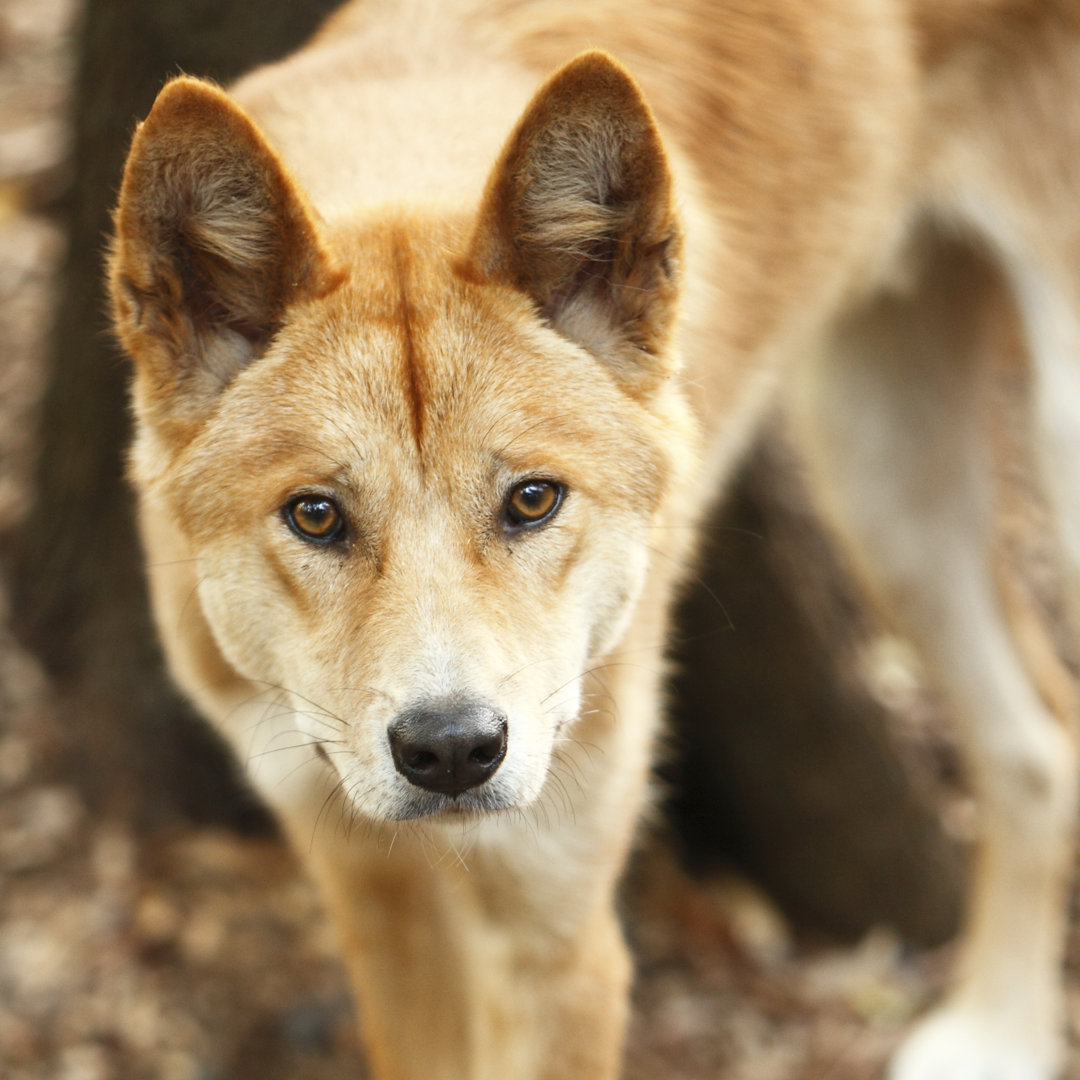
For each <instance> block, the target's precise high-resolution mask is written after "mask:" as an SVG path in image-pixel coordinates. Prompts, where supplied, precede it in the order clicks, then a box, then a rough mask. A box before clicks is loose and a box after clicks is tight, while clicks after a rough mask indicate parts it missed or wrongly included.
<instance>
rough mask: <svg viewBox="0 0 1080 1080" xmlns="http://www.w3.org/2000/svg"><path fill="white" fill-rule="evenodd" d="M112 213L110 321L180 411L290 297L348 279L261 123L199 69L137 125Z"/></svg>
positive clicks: (262, 337)
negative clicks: (200, 76) (201, 75)
mask: <svg viewBox="0 0 1080 1080" xmlns="http://www.w3.org/2000/svg"><path fill="white" fill-rule="evenodd" d="M114 223H115V235H114V239H113V244H112V249H111V252H110V259H109V283H110V289H111V294H112V302H113V316H114V322H115V325H116V328H117V331H118V333H119V335H120V338H121V341H122V343H123V344H124V346H125V348H126V349H127V350H128V352H129V353H130V354H131V355H132V357H133V358H134V360H135V361H136V364H137V366H139V367H140V368H148V369H149V370H150V371H151V373H152V375H153V376H154V378H153V383H154V385H155V386H157V387H158V388H160V389H161V390H162V391H163V392H164V394H165V395H166V396H167V397H168V405H169V407H170V409H172V410H173V411H177V410H179V411H182V412H183V411H186V412H189V413H190V412H195V413H197V412H199V411H201V409H202V408H203V407H204V406H205V404H206V403H207V399H209V398H212V397H213V396H215V395H216V393H217V392H218V391H220V389H221V387H222V386H224V385H225V383H227V382H228V381H229V379H231V378H232V376H233V375H234V374H235V373H236V371H237V370H238V369H239V368H240V367H241V366H243V365H244V364H245V363H247V362H248V361H249V360H250V359H251V358H252V357H253V356H255V355H257V354H258V353H259V352H260V351H261V350H262V349H263V348H264V347H265V345H266V344H267V342H268V341H269V340H270V338H271V337H272V336H273V335H274V333H275V332H276V331H277V330H278V328H279V327H280V325H281V322H282V318H283V316H284V313H285V311H286V309H287V308H288V307H289V306H290V305H292V304H294V303H296V302H298V301H302V300H305V299H311V298H315V297H317V296H320V295H323V294H325V293H326V292H328V291H330V290H331V289H332V288H333V287H334V286H335V285H336V284H337V282H338V281H339V279H340V274H339V272H338V271H337V270H336V268H335V266H334V263H333V260H332V259H331V257H330V255H329V253H328V252H327V251H326V249H325V247H324V246H323V243H322V241H321V239H320V237H319V235H318V229H317V226H316V224H315V216H314V213H313V211H312V210H311V209H310V207H309V206H308V203H307V200H306V198H305V196H304V195H303V193H302V191H301V190H300V189H299V187H298V186H297V184H296V183H295V182H294V181H293V180H292V179H291V177H290V176H289V175H288V172H287V171H286V169H285V167H284V165H283V164H282V162H281V161H280V159H279V158H278V157H277V155H276V154H275V153H274V151H273V150H272V149H271V148H270V146H269V144H268V143H267V142H266V140H265V138H264V137H263V135H262V133H261V132H260V131H259V130H258V128H257V127H256V126H255V124H254V123H253V122H252V120H251V119H250V118H249V117H248V116H247V114H246V113H245V112H244V111H243V110H242V109H241V108H240V107H239V106H238V105H237V104H236V103H235V102H233V101H232V100H231V99H230V98H229V97H228V96H227V95H226V94H225V93H224V92H223V91H222V90H220V89H218V88H217V87H216V86H214V85H212V84H211V83H208V82H204V81H202V80H200V79H193V78H189V77H186V76H181V77H179V78H176V79H174V80H173V81H171V82H170V83H168V84H167V85H166V86H165V88H164V89H163V90H162V91H161V93H160V94H159V95H158V98H157V101H156V102H155V103H154V107H153V109H152V110H151V112H150V115H149V116H148V117H147V119H146V120H145V121H144V122H143V123H142V124H140V125H139V127H138V129H137V131H136V133H135V136H134V139H133V140H132V145H131V150H130V153H129V156H128V160H127V165H126V167H125V170H124V179H123V184H122V186H121V190H120V200H119V204H118V206H117V210H116V213H115V216H114Z"/></svg>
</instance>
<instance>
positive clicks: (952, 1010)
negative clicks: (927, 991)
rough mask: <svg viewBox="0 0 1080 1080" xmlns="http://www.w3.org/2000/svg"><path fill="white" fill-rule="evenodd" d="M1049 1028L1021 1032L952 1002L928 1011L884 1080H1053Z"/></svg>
mask: <svg viewBox="0 0 1080 1080" xmlns="http://www.w3.org/2000/svg"><path fill="white" fill-rule="evenodd" d="M1060 1059H1061V1051H1060V1045H1059V1041H1058V1039H1057V1038H1056V1037H1055V1036H1054V1034H1053V1032H1052V1031H1046V1032H1044V1033H1043V1034H1039V1033H1038V1032H1035V1031H1032V1030H1026V1031H1021V1030H1019V1029H1018V1028H1016V1027H1013V1026H1011V1025H1002V1024H1000V1023H996V1022H995V1020H994V1018H992V1017H988V1016H985V1015H982V1014H979V1013H976V1012H975V1011H974V1010H968V1009H962V1008H958V1007H956V1006H953V1007H945V1008H943V1009H940V1010H939V1011H938V1012H934V1013H931V1014H930V1016H928V1017H927V1018H926V1019H925V1020H924V1021H923V1022H922V1023H921V1024H919V1026H918V1027H917V1028H916V1029H915V1030H914V1031H913V1032H912V1034H911V1035H910V1036H908V1038H907V1040H906V1041H905V1042H904V1044H903V1045H902V1046H901V1047H900V1049H899V1051H898V1052H897V1054H896V1056H895V1057H894V1058H893V1061H892V1065H891V1067H890V1068H889V1080H1054V1078H1055V1077H1056V1076H1057V1075H1058V1068H1059V1063H1060Z"/></svg>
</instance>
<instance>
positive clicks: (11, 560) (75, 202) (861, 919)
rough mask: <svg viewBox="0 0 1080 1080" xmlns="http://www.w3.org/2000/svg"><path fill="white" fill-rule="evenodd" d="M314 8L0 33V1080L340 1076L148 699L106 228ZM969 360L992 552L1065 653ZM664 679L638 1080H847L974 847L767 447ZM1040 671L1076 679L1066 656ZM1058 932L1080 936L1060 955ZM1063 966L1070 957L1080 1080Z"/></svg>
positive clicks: (329, 991)
mask: <svg viewBox="0 0 1080 1080" xmlns="http://www.w3.org/2000/svg"><path fill="white" fill-rule="evenodd" d="M335 6H336V3H335V2H334V0H302V2H300V0H262V2H261V3H259V4H251V3H245V2H243V0H151V2H147V0H85V2H83V3H80V2H78V0H3V6H2V7H0V343H2V349H3V351H2V352H0V574H2V577H0V1075H2V1076H4V1077H10V1078H11V1080H46V1078H48V1080H54V1078H55V1080H136V1078H139V1080H142V1078H147V1080H149V1078H161V1080H255V1078H259V1080H277V1078H282V1080H284V1078H286V1077H303V1078H305V1080H322V1078H327V1080H330V1078H335V1080H338V1078H340V1080H345V1078H346V1077H348V1078H356V1077H360V1076H363V1075H364V1073H363V1064H362V1059H361V1055H360V1052H359V1050H358V1048H357V1042H356V1037H355V1032H354V1030H353V1021H352V1016H351V1011H350V1009H351V1007H350V1004H349V1002H348V997H347V992H346V989H345V983H344V978H343V975H342V972H341V970H340V968H339V966H338V965H337V963H336V960H335V943H334V939H333V933H332V931H331V929H330V928H329V927H328V926H327V924H326V921H325V918H324V916H323V913H322V910H321V908H320V906H319V901H318V898H317V897H316V896H315V895H314V893H313V892H312V890H311V889H310V887H309V886H308V884H307V882H306V881H305V879H304V878H303V875H302V873H301V872H300V870H299V868H298V866H297V865H296V863H295V862H294V860H293V859H292V858H291V856H290V855H289V853H288V852H287V851H286V850H285V849H284V848H283V846H282V844H281V842H280V839H279V837H278V834H277V832H276V829H275V827H274V823H273V822H272V820H271V819H270V818H269V816H268V815H267V814H266V813H265V811H264V810H263V809H262V808H261V807H260V806H259V804H258V803H257V802H256V801H255V799H254V798H253V797H252V796H251V794H250V793H249V792H248V791H247V789H246V788H245V787H244V785H243V783H242V781H240V779H239V778H238V776H237V773H236V771H235V769H234V767H233V765H232V763H231V762H230V761H229V760H228V758H227V757H226V756H225V755H224V753H223V752H222V750H221V748H220V746H219V745H218V743H217V742H216V739H215V737H214V736H213V735H212V734H211V733H210V732H209V731H208V729H206V728H205V727H204V726H203V724H202V723H201V722H200V721H199V720H198V719H196V718H195V717H193V716H192V715H191V713H190V711H189V710H188V708H187V707H186V706H185V705H184V703H183V702H181V701H180V700H179V699H178V698H177V696H176V695H175V694H174V693H173V691H172V690H171V688H170V686H169V684H168V682H167V680H166V678H165V676H164V674H163V671H162V666H161V659H160V656H159V653H158V651H157V646H156V644H155V641H154V635H153V631H152V627H151V624H150V621H149V617H148V613H147V610H146V600H145V595H144V585H143V579H142V573H141V558H140V555H139V552H138V549H137V544H136V541H135V536H134V528H133V518H132V512H131V500H130V493H129V491H128V489H127V487H126V485H125V483H124V481H123V448H124V446H125V445H126V442H127V438H128V422H127V415H126V405H125V389H124V387H125V382H126V374H127V373H126V368H125V362H124V361H123V359H122V358H121V356H120V355H119V352H118V350H117V349H116V348H115V346H114V344H113V342H112V340H111V338H110V336H109V333H108V329H107V322H106V320H105V317H104V311H105V305H104V298H103V293H102V289H101V262H102V252H103V249H104V244H105V240H106V237H107V234H108V220H109V219H108V215H109V209H110V207H111V204H112V201H113V199H114V196H115V192H116V189H117V186H118V183H119V177H120V169H121V165H122V161H123V155H124V152H125V149H126V146H127V142H128V140H129V139H130V136H131V132H132V130H133V127H134V124H135V122H136V121H137V120H138V119H139V118H141V117H142V116H144V115H145V113H146V112H147V110H148V109H149V106H150V103H151V102H152V100H153V97H154V95H155V93H156V92H157V90H158V89H159V88H160V86H161V84H162V82H163V80H164V79H165V78H166V77H167V76H168V75H170V74H172V73H175V72H177V71H181V70H182V71H186V72H189V73H192V74H200V75H208V76H211V77H213V78H215V79H217V80H219V81H223V82H227V81H228V80H229V79H231V78H233V77H234V76H236V75H237V74H239V73H240V72H242V71H244V70H246V69H248V68H250V67H252V66H254V65H255V64H258V63H262V62H265V61H268V60H271V59H273V58H274V57H275V56H278V55H281V54H283V53H285V52H288V51H290V50H291V49H293V48H295V47H296V46H297V45H298V44H300V43H301V42H302V41H303V40H304V38H305V37H306V36H307V35H308V34H309V33H310V31H311V30H312V29H313V28H314V27H315V26H316V25H317V23H318V21H319V19H320V18H321V17H322V16H323V15H324V14H325V13H326V12H328V11H329V10H331V9H332V8H333V7H335ZM1002 311H1003V315H1002V324H1001V326H1000V327H997V328H995V329H996V332H995V334H994V335H993V340H994V341H995V343H996V344H995V348H996V350H997V352H998V353H999V354H1000V355H999V357H998V374H997V379H996V404H995V416H996V423H995V430H996V431H997V432H998V433H999V438H998V442H999V444H1000V445H999V452H1000V459H1001V461H1000V468H999V480H1000V482H1001V483H1000V488H1001V492H1002V496H1003V497H1002V501H1001V504H1002V510H1001V513H1000V515H999V517H1000V528H999V532H1000V537H999V541H1000V543H1001V544H1003V545H1005V546H1006V548H1007V550H1009V551H1010V552H1011V553H1012V554H1013V555H1014V556H1015V557H1016V561H1017V562H1018V563H1019V564H1020V565H1021V566H1022V567H1023V570H1024V573H1023V577H1024V583H1025V588H1027V589H1028V590H1029V592H1030V594H1031V596H1032V597H1033V598H1034V600H1035V602H1036V603H1037V604H1038V605H1039V606H1040V609H1041V610H1042V611H1043V613H1044V617H1045V621H1046V623H1047V625H1048V626H1049V627H1050V628H1051V630H1054V629H1056V626H1057V621H1056V617H1055V616H1056V611H1055V607H1054V596H1055V581H1054V574H1053V568H1052V564H1051V563H1050V560H1049V559H1048V558H1047V553H1046V551H1045V550H1044V545H1043V542H1042V537H1043V535H1044V531H1043V530H1042V529H1041V519H1040V508H1039V506H1038V503H1037V501H1036V500H1034V499H1033V498H1031V496H1030V494H1029V486H1028V484H1027V483H1026V465H1025V463H1024V461H1023V459H1022V457H1021V456H1020V455H1019V454H1018V453H1016V445H1015V441H1014V435H1015V432H1016V429H1017V427H1018V425H1020V424H1022V417H1020V416H1018V415H1017V410H1016V408H1015V404H1014V402H1015V401H1016V399H1017V398H1018V396H1019V395H1018V393H1017V391H1018V390H1019V389H1022V384H1023V379H1024V370H1023V365H1022V363H1018V362H1017V360H1018V358H1019V357H1020V349H1019V346H1018V345H1017V344H1016V339H1015V332H1014V328H1013V326H1012V323H1011V320H1010V317H1009V313H1008V308H1007V305H1006V304H1004V303H1003V304H1002ZM708 535H709V542H708V553H707V558H706V559H705V560H703V564H702V569H701V571H700V576H699V579H698V580H697V581H696V582H695V583H694V586H693V587H692V589H691V590H690V595H689V596H688V598H687V600H686V603H685V604H684V610H683V612H682V618H681V620H680V625H679V628H678V631H677V634H676V640H675V642H674V644H673V658H674V662H675V665H674V667H675V671H676V678H675V686H674V693H673V696H672V726H671V736H670V738H669V740H668V743H667V753H666V755H665V757H664V760H663V761H662V762H661V764H660V765H659V767H658V774H657V781H658V791H659V792H660V795H661V798H660V799H659V802H660V804H661V807H662V812H661V813H659V814H657V815H656V816H655V820H653V821H652V822H651V823H650V825H649V827H648V828H647V829H646V830H645V835H644V837H643V841H642V844H641V850H640V852H639V855H638V857H637V859H636V860H635V863H634V865H633V866H632V867H631V871H630V873H629V875H628V879H627V885H626V889H625V896H624V907H625V914H626V925H627V932H628V934H629V936H630V938H631V940H632V942H633V944H634V947H635V951H636V955H637V957H638V961H639V980H638V985H637V990H636V994H635V1010H636V1011H635V1020H634V1027H633V1035H632V1039H631V1046H630V1050H629V1053H628V1064H627V1070H628V1071H627V1076H628V1080H645V1078H646V1077H648V1078H650V1080H654V1078H655V1077H657V1076H663V1077H665V1078H666V1080H706V1078H709V1080H712V1078H715V1077H716V1076H718V1075H723V1076H725V1077H727V1078H729V1080H780V1078H785V1080H791V1078H804V1080H811V1078H814V1080H824V1078H830V1080H849V1078H850V1080H855V1078H859V1080H863V1078H865V1077H867V1076H872V1075H875V1074H876V1073H877V1072H878V1071H879V1070H880V1067H881V1065H882V1063H883V1062H884V1061H885V1059H886V1057H887V1055H888V1053H889V1051H890V1049H891V1048H892V1047H893V1046H894V1045H895V1042H896V1040H897V1039H898V1037H899V1035H900V1034H901V1033H902V1031H903V1030H904V1026H905V1025H906V1024H907V1023H908V1022H909V1021H910V1019H911V1017H912V1016H913V1015H915V1014H916V1013H917V1012H918V1011H919V1010H920V1009H921V1008H923V1007H924V1006H925V1004H926V1002H927V1001H928V1000H930V999H931V998H932V996H933V994H934V993H935V991H936V989H937V987H938V986H939V985H940V982H941V978H942V974H943V972H944V970H945V968H946V966H947V962H948V957H949V945H948V940H949V938H950V936H951V935H952V933H953V932H954V930H955V928H956V925H957V922H958V919H959V917H960V896H961V888H962V882H963V878H964V875H965V866H966V862H967V857H968V852H969V850H970V846H971V842H972V840H973V839H974V833H975V828H976V826H975V818H974V814H973V811H972V804H971V799H970V797H969V794H968V792H967V791H966V789H965V786H964V778H963V776H962V773H961V770H960V768H959V765H958V762H957V756H956V752H955V748H954V745H953V741H952V736H951V731H950V725H949V720H948V717H946V716H943V715H942V713H941V710H940V709H939V707H938V705H937V703H936V701H935V699H934V697H933V695H932V693H930V692H929V691H928V689H927V688H926V687H925V686H924V685H923V682H922V680H921V677H920V671H919V667H918V663H917V660H916V658H915V657H914V656H913V655H912V653H911V650H910V648H909V647H908V646H907V644H906V643H905V642H904V641H903V640H902V639H900V638H898V637H896V636H895V635H893V634H891V633H889V632H888V630H887V629H886V628H885V627H884V626H883V624H882V623H881V622H880V621H879V620H877V619H876V618H875V616H874V615H873V613H872V612H870V611H869V610H868V609H867V607H866V605H865V604H864V603H863V602H862V600H861V598H860V596H859V594H858V592H857V590H856V589H855V588H854V586H853V584H852V581H851V578H850V576H849V574H848V571H847V569H846V567H845V566H844V565H843V562H842V560H841V559H840V557H839V556H838V554H837V552H836V549H835V548H834V546H833V545H832V544H831V542H830V540H829V539H828V537H827V535H826V534H825V532H824V531H823V529H822V528H821V526H820V525H819V523H818V520H817V517H816V515H815V513H814V510H813V506H812V502H811V500H810V499H809V497H808V495H807V493H806V490H805V487H804V485H803V483H802V480H801V469H800V463H799V460H798V456H797V453H796V452H795V451H794V450H793V448H792V447H791V445H790V444H789V442H788V440H787V438H786V436H785V427H784V422H783V417H782V416H780V415H778V416H776V417H775V418H773V420H772V421H771V422H770V423H769V424H768V425H767V426H766V430H765V431H764V432H763V434H762V437H761V439H760V441H759V443H758V445H757V446H756V447H755V449H754V451H753V453H752V454H751V455H750V458H749V460H748V461H747V463H746V466H745V468H744V469H743V471H742V473H741V474H740V476H739V477H738V478H737V480H736V482H735V484H734V486H733V489H732V490H731V492H730V493H729V496H728V498H727V499H726V500H725V502H724V505H723V506H722V507H720V508H718V510H717V513H716V515H715V516H714V519H713V520H712V522H711V525H710V528H709V530H708ZM1063 653H1064V654H1065V657H1066V660H1069V656H1068V645H1067V643H1064V644H1063ZM1074 921H1075V920H1074ZM1078 971H1080V934H1074V935H1073V938H1072V939H1071V941H1070V980H1071V982H1070V995H1071V996H1070V1018H1069V1020H1070V1031H1071V1039H1072V1046H1073V1051H1072V1053H1073V1057H1072V1060H1071V1066H1072V1069H1073V1070H1074V1073H1073V1074H1074V1075H1080V1051H1078V1050H1077V1049H1076V1048H1077V1046H1078V1045H1080V1038H1078V1032H1080V974H1078Z"/></svg>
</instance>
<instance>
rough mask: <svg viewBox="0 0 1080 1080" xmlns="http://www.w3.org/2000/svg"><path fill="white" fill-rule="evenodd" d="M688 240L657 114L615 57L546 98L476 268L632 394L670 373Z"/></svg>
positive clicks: (522, 125) (525, 123) (496, 185)
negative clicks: (509, 288)
mask: <svg viewBox="0 0 1080 1080" xmlns="http://www.w3.org/2000/svg"><path fill="white" fill-rule="evenodd" d="M681 243H682V234H681V230H680V227H679V222H678V219H677V216H676V214H675V211H674V208H673V205H672V184H671V175H670V172H669V171H668V165H667V158H666V155H665V153H664V149H663V145H662V144H661V140H660V134H659V132H658V131H657V129H656V124H655V122H654V120H653V117H652V113H651V112H650V111H649V108H648V106H647V105H646V104H645V101H644V99H643V98H642V96H641V92H640V91H639V89H638V87H637V85H636V83H635V82H634V80H633V79H632V78H631V77H630V75H629V74H628V73H627V72H626V71H625V70H624V69H623V68H622V67H621V66H620V65H619V64H617V63H616V62H615V61H614V60H612V58H611V57H610V56H608V55H607V54H606V53H602V52H588V53H583V54H582V55H581V56H578V57H577V58H576V59H574V60H571V61H570V63H568V64H567V65H566V66H565V67H563V68H561V69H560V70H559V71H557V72H556V73H555V74H554V75H553V76H552V77H551V79H549V80H548V82H547V83H546V84H545V85H544V86H542V87H541V88H540V90H539V91H538V92H537V94H536V96H535V97H534V98H533V100H532V102H531V103H530V105H529V107H528V108H527V109H526V111H525V114H524V116H523V117H522V119H521V121H520V122H519V123H518V126H517V128H516V129H515V131H514V132H513V134H512V135H511V136H510V139H509V141H508V142H507V144H506V146H505V148H504V149H503V152H502V156H501V157H500V159H499V161H498V163H497V164H496V166H495V169H494V171H493V173H492V175H491V178H490V179H489V181H488V185H487V188H486V190H485V193H484V198H483V201H482V204H481V210H480V218H479V222H478V225H477V228H476V231H475V233H474V235H473V240H472V247H471V249H470V253H469V260H470V263H471V267H472V269H473V271H474V272H476V273H478V274H479V275H480V276H481V277H482V278H484V279H486V280H493V281H503V282H506V283H508V284H511V285H513V286H515V287H517V288H519V289H523V290H524V291H525V292H527V293H528V294H529V295H530V296H531V297H532V299H533V300H534V301H535V303H536V305H537V307H538V308H539V310H540V312H541V313H542V315H543V317H544V318H545V319H546V320H547V321H548V322H549V323H550V324H551V325H552V326H553V327H554V328H555V329H557V330H558V331H559V332H560V333H562V334H564V335H565V336H566V337H568V338H570V339H571V340H573V341H575V342H577V343H578V344H580V345H582V346H583V347H585V348H586V349H588V350H589V351H590V352H592V353H594V354H595V355H597V356H599V357H601V358H602V359H604V360H605V361H606V362H608V363H609V364H610V365H611V366H612V367H613V369H614V370H615V371H616V373H617V374H618V375H619V376H620V377H621V378H622V379H624V380H625V381H626V382H628V383H629V384H630V385H631V386H641V385H648V383H649V382H651V381H652V380H653V379H655V378H656V377H657V376H659V375H662V374H663V373H664V372H665V371H666V370H667V369H668V368H669V366H670V364H671V362H672V360H671V357H670V356H669V351H670V344H669V342H670V335H671V329H672V324H673V322H674V316H675V309H676V303H677V299H678V295H677V294H678V279H679V257H680V253H681Z"/></svg>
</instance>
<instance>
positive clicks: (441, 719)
mask: <svg viewBox="0 0 1080 1080" xmlns="http://www.w3.org/2000/svg"><path fill="white" fill-rule="evenodd" d="M390 750H391V753H393V755H394V764H395V765H396V766H397V771H398V772H399V773H401V775H402V776H404V777H405V778H406V779H407V780H408V781H409V782H410V783H412V784H415V785H416V786H417V787H422V788H424V789H425V790H427V791H437V792H440V793H441V794H443V795H460V794H461V793H462V792H465V791H468V790H469V788H474V787H477V786H478V785H480V784H482V783H483V782H484V781H485V780H487V779H488V778H489V777H490V776H491V775H492V774H493V773H494V772H495V770H496V769H497V768H498V767H499V764H500V763H501V762H502V759H503V758H504V757H505V756H506V717H505V716H503V715H502V714H501V713H497V712H495V710H494V709H489V708H487V707H486V706H483V705H476V704H459V703H454V704H450V705H445V706H438V705H434V706H431V707H427V708H417V709H410V710H409V711H408V712H405V713H402V714H401V716H399V717H398V718H397V719H396V720H395V721H394V722H393V723H392V724H391V725H390Z"/></svg>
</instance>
